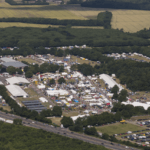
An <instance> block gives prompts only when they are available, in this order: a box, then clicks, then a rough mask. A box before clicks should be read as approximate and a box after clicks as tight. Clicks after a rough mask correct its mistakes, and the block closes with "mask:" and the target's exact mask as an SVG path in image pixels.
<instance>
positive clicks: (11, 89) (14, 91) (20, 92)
mask: <svg viewBox="0 0 150 150" xmlns="http://www.w3.org/2000/svg"><path fill="white" fill-rule="evenodd" d="M6 88H7V90H8V91H9V92H10V93H11V94H12V95H13V96H15V97H18V96H23V97H27V96H28V94H27V93H26V92H25V91H24V90H22V89H21V88H20V87H19V86H17V85H7V86H6Z"/></svg>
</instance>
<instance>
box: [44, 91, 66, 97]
mask: <svg viewBox="0 0 150 150" xmlns="http://www.w3.org/2000/svg"><path fill="white" fill-rule="evenodd" d="M46 93H47V95H49V96H58V95H68V94H69V92H68V91H66V90H61V89H60V90H47V91H46Z"/></svg>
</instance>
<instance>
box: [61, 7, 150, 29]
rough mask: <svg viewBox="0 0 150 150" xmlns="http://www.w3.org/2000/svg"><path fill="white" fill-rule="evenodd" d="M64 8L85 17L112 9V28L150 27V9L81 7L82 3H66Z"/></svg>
mask: <svg viewBox="0 0 150 150" xmlns="http://www.w3.org/2000/svg"><path fill="white" fill-rule="evenodd" d="M62 8H64V9H67V10H70V11H71V12H72V13H73V14H75V15H77V16H81V17H84V18H89V19H90V18H96V16H97V15H98V13H100V12H104V11H111V12H112V14H113V17H112V22H111V24H112V28H114V29H117V28H118V29H122V28H123V30H124V31H125V32H137V31H139V30H142V29H144V28H149V27H150V20H149V19H148V18H149V17H150V11H145V10H125V9H107V8H106V9H104V8H88V7H80V5H64V6H62Z"/></svg>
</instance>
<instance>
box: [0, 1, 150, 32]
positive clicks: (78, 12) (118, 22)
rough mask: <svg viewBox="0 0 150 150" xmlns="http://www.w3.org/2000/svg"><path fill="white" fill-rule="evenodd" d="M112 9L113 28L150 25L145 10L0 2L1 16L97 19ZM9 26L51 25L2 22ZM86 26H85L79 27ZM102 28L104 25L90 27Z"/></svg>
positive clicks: (129, 30)
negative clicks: (16, 4)
mask: <svg viewBox="0 0 150 150" xmlns="http://www.w3.org/2000/svg"><path fill="white" fill-rule="evenodd" d="M106 10H107V11H111V12H112V14H113V17H112V22H111V25H112V28H113V29H123V30H124V31H125V32H137V31H139V30H142V29H144V28H147V29H148V28H149V27H150V21H149V19H148V18H149V17H150V11H144V10H124V9H105V8H88V7H81V6H80V5H78V4H77V5H59V6H58V5H48V6H42V5H41V6H38V5H27V6H25V5H20V6H19V5H18V6H11V5H9V4H8V3H5V2H1V3H0V18H3V17H5V18H7V17H18V18H21V17H27V18H29V17H40V18H57V19H81V20H85V19H96V17H97V15H98V13H100V12H104V11H106ZM5 26H6V27H8V26H23V27H24V26H32V27H41V28H43V27H47V26H50V25H39V24H37V25H34V24H27V23H0V27H5ZM78 28H84V27H78ZM89 28H95V29H97V28H102V27H89Z"/></svg>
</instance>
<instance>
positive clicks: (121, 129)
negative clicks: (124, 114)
mask: <svg viewBox="0 0 150 150" xmlns="http://www.w3.org/2000/svg"><path fill="white" fill-rule="evenodd" d="M96 129H97V131H99V132H102V133H107V134H109V135H113V134H119V133H126V132H127V131H136V130H142V129H143V128H142V127H139V126H137V125H133V124H130V123H127V124H121V123H115V124H111V125H105V126H101V127H97V128H96Z"/></svg>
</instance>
